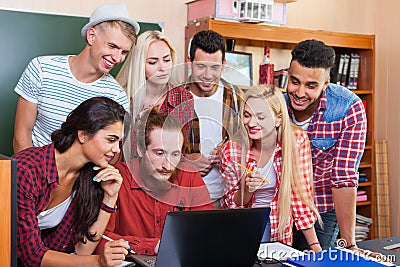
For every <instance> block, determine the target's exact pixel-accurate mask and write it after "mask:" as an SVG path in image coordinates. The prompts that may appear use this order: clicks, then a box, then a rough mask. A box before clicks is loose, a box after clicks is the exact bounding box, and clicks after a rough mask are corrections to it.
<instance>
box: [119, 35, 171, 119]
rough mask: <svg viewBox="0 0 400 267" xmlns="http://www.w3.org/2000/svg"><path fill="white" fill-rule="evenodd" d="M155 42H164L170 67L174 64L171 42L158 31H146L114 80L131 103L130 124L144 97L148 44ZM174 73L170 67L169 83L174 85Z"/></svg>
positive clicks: (137, 112)
mask: <svg viewBox="0 0 400 267" xmlns="http://www.w3.org/2000/svg"><path fill="white" fill-rule="evenodd" d="M156 41H164V42H165V43H166V44H167V45H168V47H169V49H170V51H171V60H172V66H174V65H175V64H176V60H177V57H176V50H175V48H174V46H173V44H172V42H171V41H170V40H169V39H168V37H167V36H165V35H164V34H163V33H161V32H160V31H146V32H144V33H142V34H140V35H139V37H138V38H137V43H136V46H134V47H132V51H131V52H130V53H129V55H128V57H127V59H126V61H125V63H124V64H123V65H122V67H121V70H120V72H119V73H118V75H117V77H116V80H117V81H118V82H119V84H120V85H121V86H122V88H124V90H125V92H126V94H127V96H128V99H129V100H130V101H131V117H132V120H133V121H132V123H134V122H135V120H136V118H137V117H138V115H139V114H140V112H141V111H142V106H143V103H144V99H145V96H146V90H145V88H146V58H147V52H148V50H149V46H150V44H152V43H154V42H156ZM175 80H176V79H175V71H174V68H173V67H172V72H171V76H170V80H169V82H170V83H175Z"/></svg>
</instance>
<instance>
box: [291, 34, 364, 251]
mask: <svg viewBox="0 0 400 267" xmlns="http://www.w3.org/2000/svg"><path fill="white" fill-rule="evenodd" d="M334 62H335V51H334V50H333V49H332V48H331V47H329V46H327V45H325V44H324V43H323V42H320V41H317V40H306V41H303V42H300V43H299V44H298V45H297V46H296V47H295V48H294V49H293V51H292V60H291V63H290V68H289V82H288V86H287V95H286V98H287V102H288V109H289V113H290V116H291V118H292V121H293V122H294V123H295V124H297V125H299V126H300V127H302V128H303V129H304V130H306V131H307V133H308V137H309V139H310V143H311V152H312V157H313V158H312V160H313V170H314V191H315V197H314V200H315V204H316V206H317V208H318V211H319V212H320V214H321V217H322V220H323V223H324V229H321V228H320V227H319V225H318V224H316V225H315V228H316V231H317V235H318V239H319V241H320V242H321V247H322V248H323V249H327V248H328V247H332V246H334V243H335V240H336V238H337V236H338V232H339V230H340V237H341V238H342V239H344V240H345V241H346V243H347V248H354V247H355V221H356V220H355V215H356V194H357V186H358V171H357V169H358V166H359V164H360V160H361V157H362V154H363V151H364V146H365V139H366V131H367V119H366V114H365V109H364V106H363V104H362V101H361V99H360V98H359V97H358V96H357V95H355V94H354V93H352V92H351V91H349V90H348V89H347V88H344V87H342V86H339V85H335V84H330V83H329V81H330V77H329V74H330V68H331V67H332V66H333V64H334ZM294 245H295V247H297V248H299V249H302V248H304V247H305V246H306V243H304V241H303V237H302V236H301V233H300V232H297V233H296V236H295V241H294Z"/></svg>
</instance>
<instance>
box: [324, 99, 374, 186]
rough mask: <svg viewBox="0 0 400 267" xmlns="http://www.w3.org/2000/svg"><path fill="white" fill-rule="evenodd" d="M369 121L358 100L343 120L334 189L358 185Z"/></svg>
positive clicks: (336, 157)
mask: <svg viewBox="0 0 400 267" xmlns="http://www.w3.org/2000/svg"><path fill="white" fill-rule="evenodd" d="M366 132H367V119H366V115H365V109H364V106H363V104H362V102H361V100H358V101H356V102H354V103H353V105H352V106H351V107H350V110H349V111H348V113H347V115H346V117H345V118H344V120H343V128H342V133H341V135H340V138H339V140H338V141H337V144H336V148H335V149H336V153H335V154H334V155H335V159H334V161H333V162H334V165H333V170H332V177H331V186H332V187H338V188H339V187H355V186H357V185H358V171H357V169H358V165H359V163H360V160H361V157H362V154H363V152H364V147H365V139H366Z"/></svg>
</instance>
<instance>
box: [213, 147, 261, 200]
mask: <svg viewBox="0 0 400 267" xmlns="http://www.w3.org/2000/svg"><path fill="white" fill-rule="evenodd" d="M248 156H249V153H247V157H246V159H247V160H246V162H247V166H246V167H247V168H249V169H251V170H253V169H254V167H255V163H254V160H250V159H249V157H248ZM220 157H221V166H220V173H221V175H222V177H223V178H224V180H225V190H224V197H223V201H224V205H225V206H226V207H228V208H240V207H242V206H240V205H237V204H236V203H235V201H234V197H235V194H236V192H238V191H239V190H240V177H241V175H243V173H244V172H242V169H241V168H240V167H239V166H237V165H236V164H235V163H234V162H235V161H236V162H242V161H241V157H242V149H241V147H240V145H239V144H238V143H236V142H234V141H228V142H227V143H226V144H225V145H224V147H223V148H222V149H221V152H220ZM254 200H255V198H254V195H253V197H252V199H251V201H249V202H248V203H247V204H245V205H244V207H251V206H252V205H253V203H254Z"/></svg>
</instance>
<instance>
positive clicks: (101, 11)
mask: <svg viewBox="0 0 400 267" xmlns="http://www.w3.org/2000/svg"><path fill="white" fill-rule="evenodd" d="M110 20H120V21H123V22H126V23H128V24H130V25H132V27H133V28H134V29H135V32H136V34H139V31H140V26H139V24H138V23H137V22H136V21H134V20H132V19H131V18H130V15H129V11H128V8H127V7H126V5H123V4H107V5H103V6H100V7H98V8H96V9H95V10H94V11H93V13H92V14H91V15H90V20H89V23H87V24H86V25H85V26H83V28H82V31H81V35H82V38H83V39H84V40H86V32H87V30H88V29H89V28H91V27H94V26H96V25H97V24H99V23H102V22H104V21H110Z"/></svg>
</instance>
